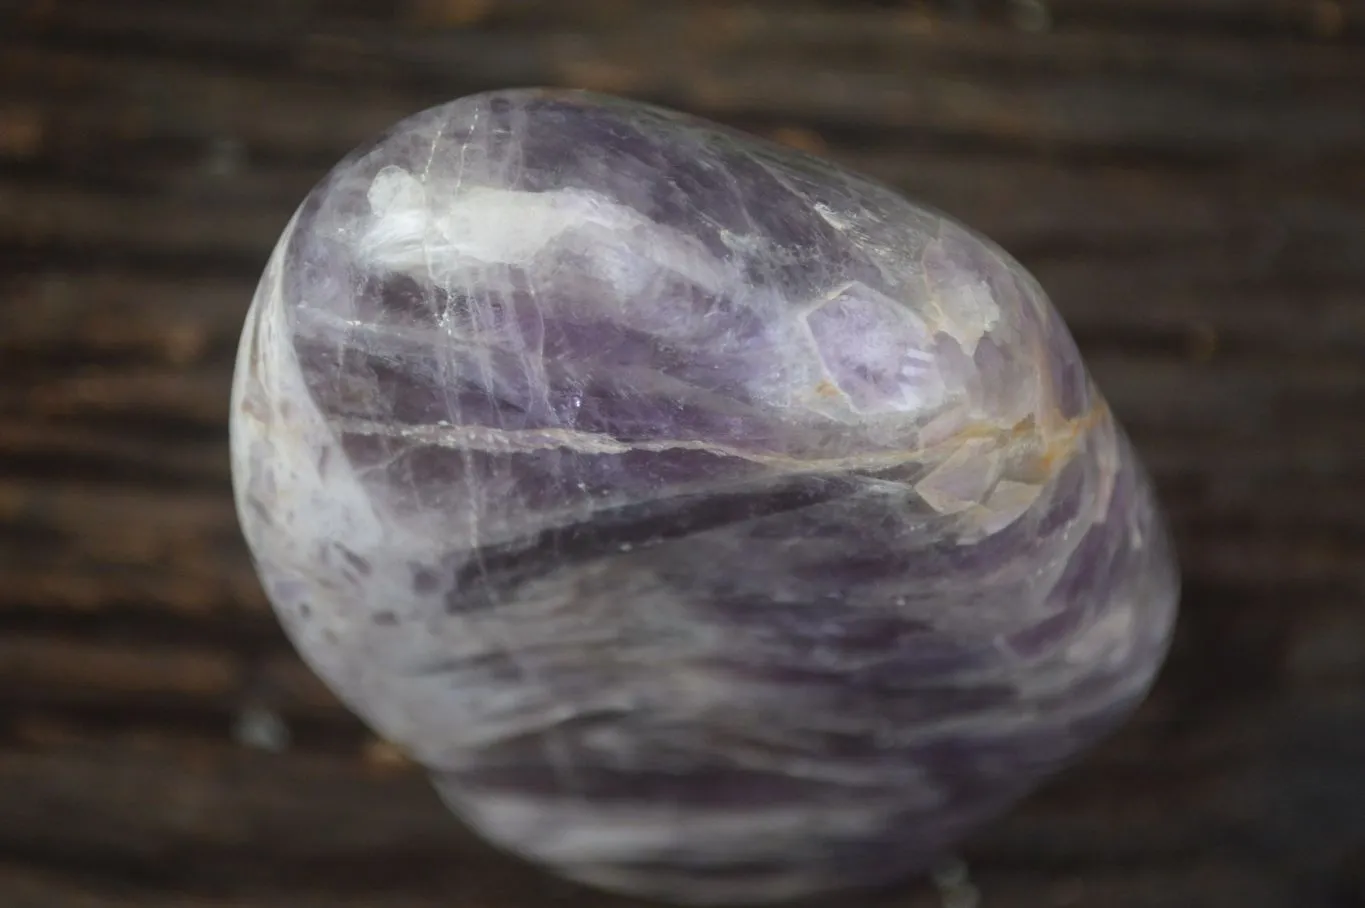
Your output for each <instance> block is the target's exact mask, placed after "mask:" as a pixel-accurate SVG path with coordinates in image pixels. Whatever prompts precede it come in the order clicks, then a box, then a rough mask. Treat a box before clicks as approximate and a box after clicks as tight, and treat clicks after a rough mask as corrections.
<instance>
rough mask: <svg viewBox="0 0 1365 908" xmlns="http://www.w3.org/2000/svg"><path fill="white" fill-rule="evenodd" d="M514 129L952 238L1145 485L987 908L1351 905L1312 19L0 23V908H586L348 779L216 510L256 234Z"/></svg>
mask: <svg viewBox="0 0 1365 908" xmlns="http://www.w3.org/2000/svg"><path fill="white" fill-rule="evenodd" d="M526 84H557V85H571V86H578V87H590V88H596V89H602V90H607V91H612V92H618V93H624V94H632V95H636V96H639V97H642V98H645V99H649V100H655V101H659V102H663V103H666V104H670V105H673V106H677V107H682V108H686V109H689V110H692V111H696V112H699V113H702V114H706V115H710V116H713V117H715V118H718V119H721V120H725V121H727V122H730V123H733V124H736V125H739V126H741V127H745V128H748V129H751V130H754V131H757V132H760V133H764V134H768V135H771V136H775V137H777V138H779V139H781V140H783V141H787V142H791V143H794V144H797V145H801V146H805V147H808V148H814V149H817V150H823V151H825V152H826V153H827V154H829V155H830V156H832V157H834V158H836V159H839V160H842V161H844V162H846V163H848V164H851V165H854V166H855V167H858V168H861V169H864V170H866V171H869V172H871V173H873V174H875V175H877V176H880V177H883V178H885V179H887V180H889V181H892V182H894V183H895V184H897V185H899V186H901V187H903V188H904V189H906V190H907V191H909V192H910V193H912V194H914V195H916V196H919V197H921V198H922V199H924V200H926V201H928V202H930V203H933V204H935V205H937V206H939V207H941V208H943V209H946V210H948V211H950V212H952V213H954V214H956V215H958V216H959V217H961V218H963V219H965V220H966V221H968V222H969V223H971V224H973V225H975V226H977V227H979V228H980V229H982V230H984V231H986V232H987V233H988V234H990V235H991V236H993V237H995V238H996V239H997V240H999V241H1000V242H1002V243H1003V244H1004V245H1005V246H1006V247H1008V248H1009V249H1011V250H1012V251H1013V252H1015V254H1016V255H1017V256H1018V257H1019V258H1021V259H1022V260H1023V261H1024V262H1025V263H1026V264H1027V265H1029V266H1030V267H1031V268H1032V269H1034V270H1035V272H1036V273H1037V274H1038V276H1039V277H1040V278H1041V279H1042V281H1043V283H1044V284H1045V285H1046V286H1047V287H1048V288H1049V289H1050V291H1051V292H1052V293H1053V295H1054V296H1055V299H1056V302H1057V304H1058V306H1059V307H1060V308H1061V309H1062V311H1063V313H1064V314H1065V315H1066V316H1067V318H1068V319H1069V321H1070V323H1071V325H1072V326H1073V328H1074V330H1075V333H1076V335H1077V338H1078V340H1079V341H1080V343H1081V345H1082V347H1083V348H1084V350H1085V351H1086V353H1087V356H1088V358H1089V361H1090V363H1091V364H1092V367H1093V370H1094V372H1095V373H1096V375H1097V377H1098V378H1099V380H1100V381H1101V383H1102V384H1103V386H1104V387H1105V389H1106V391H1107V393H1108V395H1109V397H1110V399H1111V401H1112V403H1113V405H1114V408H1115V409H1116V410H1117V411H1118V413H1119V414H1120V416H1121V417H1122V418H1123V419H1124V420H1125V422H1126V423H1127V425H1128V426H1129V428H1130V429H1131V431H1132V434H1133V435H1134V437H1135V439H1136V441H1137V443H1138V445H1139V447H1140V448H1141V450H1142V451H1143V452H1144V454H1145V456H1146V457H1147V459H1148V461H1149V463H1150V465H1151V467H1152V469H1153V471H1154V473H1155V475H1156V478H1157V479H1158V481H1159V483H1160V486H1161V491H1162V494H1163V497H1164V499H1165V501H1166V503H1167V505H1168V508H1169V511H1170V514H1171V517H1172V520H1173V522H1174V525H1175V529H1176V532H1177V536H1178V541H1179V543H1180V545H1181V548H1182V551H1183V557H1184V564H1185V568H1186V597H1185V611H1184V615H1183V618H1182V623H1181V628H1180V634H1179V639H1178V643H1177V646H1176V649H1175V652H1174V654H1173V656H1172V660H1171V662H1170V665H1169V668H1168V670H1167V671H1166V673H1165V674H1164V675H1163V677H1162V680H1161V683H1160V685H1159V688H1158V690H1157V691H1156V692H1155V694H1154V695H1153V697H1152V698H1151V700H1150V702H1149V703H1148V704H1147V706H1146V708H1144V710H1143V711H1142V712H1141V714H1140V715H1139V716H1138V717H1137V718H1136V719H1135V720H1134V721H1133V722H1132V723H1131V725H1129V726H1128V727H1127V728H1126V729H1125V731H1124V732H1123V733H1122V734H1121V735H1119V736H1118V737H1117V738H1116V739H1114V740H1113V741H1112V742H1111V743H1110V744H1108V745H1107V746H1105V747H1104V748H1103V749H1102V750H1101V751H1100V752H1098V753H1097V754H1095V756H1094V757H1093V758H1092V759H1090V760H1089V761H1087V762H1086V763H1084V764H1083V765H1082V766H1080V767H1078V768H1077V769H1076V771H1074V772H1072V773H1071V774H1069V775H1067V776H1066V777H1065V778H1061V779H1058V780H1057V782H1056V783H1055V784H1053V785H1051V786H1049V787H1048V788H1047V789H1046V790H1045V791H1043V792H1041V793H1040V794H1039V795H1037V796H1036V797H1034V798H1033V799H1031V800H1030V801H1029V802H1028V803H1027V804H1026V805H1025V806H1024V807H1023V808H1021V809H1020V810H1018V811H1016V812H1015V813H1013V814H1012V815H1010V816H1009V817H1007V818H1006V819H1004V820H1003V821H1002V822H1000V823H998V824H997V825H995V826H994V827H992V828H991V829H990V830H988V831H987V832H986V833H984V834H983V835H981V836H979V837H978V838H977V839H976V840H975V841H974V842H973V843H972V844H971V847H970V848H969V849H968V855H969V856H970V858H971V860H972V861H973V865H974V874H975V878H976V881H977V883H978V884H979V885H980V887H981V889H982V890H983V894H984V906H985V908H1044V906H1049V908H1051V906H1056V908H1065V906H1075V908H1149V906H1150V908H1187V906H1188V908H1221V906H1227V908H1359V906H1365V604H1363V603H1362V596H1365V457H1363V456H1362V451H1365V423H1362V421H1361V419H1360V413H1361V412H1362V409H1361V408H1362V405H1365V361H1363V360H1362V357H1365V9H1362V6H1361V5H1359V4H1353V3H1349V2H1345V0H1303V2H1296V0H1245V2H1242V0H1021V2H1014V3H1005V2H1003V0H1002V2H986V0H979V2H975V3H971V2H966V0H958V2H947V0H942V2H921V3H910V2H894V0H889V2H871V0H749V2H738V0H734V2H722V0H710V2H685V0H637V2H631V0H583V2H579V0H391V2H380V0H218V2H208V0H203V2H200V0H25V2H12V0H0V379H2V381H0V906H3V908H47V906H52V908H115V906H117V908H133V906H137V908H191V906H193V908H437V906H442V908H449V906H468V908H493V906H511V905H516V906H533V905H540V904H544V903H545V902H546V900H555V901H557V902H564V903H572V904H576V905H583V906H587V905H602V904H612V903H617V904H623V903H622V902H620V900H615V899H608V898H605V897H599V896H597V895H594V894H588V893H584V892H582V891H581V890H578V889H575V888H574V887H571V886H568V885H565V884H560V883H556V882H554V881H551V880H548V879H546V878H545V877H543V876H541V875H539V874H537V873H535V872H532V871H530V870H527V869H526V868H525V867H523V866H521V865H520V864H517V863H516V862H514V861H510V860H507V859H504V858H501V857H498V856H496V855H493V854H491V853H490V852H489V851H487V850H485V849H483V848H481V847H480V846H479V845H477V844H476V843H474V842H472V841H471V840H470V839H469V837H468V836H466V835H465V834H464V833H462V832H461V831H460V829H459V827H458V825H457V824H456V823H455V821H454V820H453V819H451V818H450V817H449V816H448V815H447V814H446V813H445V812H444V811H443V810H442V809H441V808H440V807H439V806H438V805H437V804H436V802H435V799H434V797H433V795H432V794H431V793H430V792H429V791H428V789H427V788H426V786H425V785H424V783H423V781H422V779H421V778H420V776H418V775H417V774H415V773H413V772H411V771H409V770H408V769H406V768H405V767H404V766H403V765H402V764H401V762H398V761H396V760H395V759H394V758H393V756H392V755H391V754H389V753H388V752H386V751H385V750H384V748H383V747H381V746H379V745H377V744H376V743H375V742H373V741H371V740H369V739H368V738H367V736H366V734H365V733H364V731H363V729H361V728H360V727H359V726H358V725H357V723H356V722H355V721H353V720H352V719H351V718H349V717H348V716H347V715H346V714H345V713H343V712H342V711H341V710H340V709H339V708H338V707H337V706H336V705H335V704H334V703H333V701H332V700H331V699H330V698H329V697H328V696H327V695H326V693H325V692H323V691H322V690H321V689H320V688H319V686H318V684H317V683H316V682H315V681H313V680H312V679H311V677H310V676H309V675H308V673H307V672H306V671H304V670H303V669H302V668H301V666H300V665H299V664H298V663H297V661H296V660H295V658H294V657H293V655H292V654H291V652H290V650H289V649H288V648H287V646H286V644H285V643H284V641H283V639H282V637H281V635H280V633H279V632H278V630H277V628H276V625H275V623H274V621H273V619H272V616H271V615H270V613H269V611H268V609H267V607H266V605H265V603H264V601H263V599H262V596H261V593H260V591H259V589H258V588H257V585H256V583H255V580H254V578H253V576H252V573H251V570H250V567H249V565H248V563H247V559H246V554H245V551H244V548H243V545H242V543H241V541H240V539H239V537H238V533H237V529H236V525H235V521H234V517H233V513H232V506H231V502H230V499H229V486H228V465H227V456H226V447H225V445H226V432H225V418H226V404H227V391H228V381H229V371H230V365H231V357H232V352H233V348H234V345H235V342H236V339H237V331H238V328H239V324H240V322H241V319H242V317H243V315H244V313H245V310H246V306H247V303H248V300H249V297H250V295H251V292H252V289H253V286H254V283H255V280H256V278H257V276H258V274H259V272H260V269H261V267H262V266H263V264H264V261H265V257H266V255H267V253H268V251H269V249H270V247H271V246H272V245H273V243H274V241H275V239H276V237H277V235H278V233H279V231H280V230H281V229H282V228H283V226H284V224H285V221H286V219H287V218H288V216H289V214H290V212H291V210H292V208H293V206H294V205H295V204H297V202H298V201H299V200H300V199H301V198H302V196H303V195H304V193H305V192H306V191H307V190H308V188H309V187H310V185H311V184H312V183H313V181H314V180H316V179H317V178H318V177H319V176H321V174H322V173H323V172H324V171H325V170H326V169H327V168H328V167H329V166H330V165H331V164H332V163H333V162H334V161H335V160H337V159H338V158H339V157H340V156H341V155H342V154H343V153H344V152H345V151H347V150H348V149H349V148H350V147H351V146H353V145H354V144H356V143H357V142H359V141H361V140H362V139H364V138H366V137H367V136H369V135H371V134H372V133H374V132H376V131H378V130H379V129H381V128H383V127H385V126H387V125H389V124H390V123H391V122H393V121H395V120H397V119H398V118H400V117H402V116H404V115H406V114H408V113H411V112H414V111H416V110H418V109H420V108H422V107H424V106H426V105H429V104H432V103H436V102H439V101H443V100H447V99H449V98H452V97H455V96H458V95H462V94H465V93H468V92H471V91H475V90H480V89H486V88H493V87H500V86H511V85H526ZM874 902H876V903H879V904H882V903H885V904H896V905H900V906H906V908H908V906H911V905H915V906H920V905H927V904H931V903H932V900H931V899H930V897H929V896H928V895H927V894H926V893H925V892H924V891H922V890H921V889H920V888H917V887H913V886H912V887H908V889H907V890H906V891H905V892H903V893H893V894H890V895H888V896H887V897H886V898H885V899H876V900H874V899H868V900H867V903H868V904H872V903H874Z"/></svg>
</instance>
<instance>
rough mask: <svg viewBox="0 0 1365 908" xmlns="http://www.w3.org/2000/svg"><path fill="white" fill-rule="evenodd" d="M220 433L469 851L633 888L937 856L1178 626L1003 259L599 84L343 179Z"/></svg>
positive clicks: (297, 598)
mask: <svg viewBox="0 0 1365 908" xmlns="http://www.w3.org/2000/svg"><path fill="white" fill-rule="evenodd" d="M232 429H233V468H234V476H235V478H236V488H237V502H238V506H239V511H240V514H241V520H242V524H243V527H244V528H245V532H246V536H247V539H248V541H249V543H250V546H251V550H252V552H253V553H254V556H255V559H256V562H257V564H258V567H259V570H260V574H261V577H262V579H263V581H264V582H265V584H266V587H267V590H268V592H269V595H270V598H271V600H272V601H273V603H274V605H275V607H276V609H277V610H278V612H279V615H280V617H281V619H282V620H283V622H284V625H285V627H286V628H287V629H288V632H289V633H290V635H291V636H292V638H293V640H294V642H295V643H296V644H297V646H298V648H299V650H300V652H301V653H302V654H303V656H304V658H305V659H306V660H307V661H308V663H309V664H310V665H311V666H312V667H313V668H314V669H315V670H316V671H317V672H318V673H319V674H320V675H321V676H322V677H323V678H324V679H325V680H326V681H327V683H328V684H329V685H330V686H331V687H332V689H333V690H335V691H336V693H337V694H338V695H339V696H340V697H341V698H342V699H343V700H344V701H345V702H346V703H347V704H348V705H349V706H350V707H351V708H352V709H354V710H355V711H356V712H357V713H358V714H360V715H361V716H362V717H363V718H364V719H365V720H366V721H367V722H368V723H369V724H370V725H371V726H372V727H373V728H374V729H375V730H376V731H377V732H378V733H379V734H381V735H383V736H385V737H386V738H388V739H390V740H392V741H393V742H396V743H397V744H399V745H401V746H402V747H404V748H405V749H406V750H407V751H408V752H410V753H411V755H412V756H413V758H414V759H415V760H417V761H418V762H420V763H421V764H422V765H424V766H425V767H427V768H428V769H429V770H430V772H431V774H432V778H433V779H434V780H435V783H436V785H437V786H438V788H439V790H440V791H441V793H442V795H443V796H444V797H445V798H446V799H447V800H448V802H449V803H450V804H451V805H452V806H453V807H454V808H455V809H456V810H457V811H458V812H459V814H460V815H461V816H462V817H464V818H465V819H466V820H467V821H468V822H469V823H470V824H471V825H473V826H474V827H475V828H476V829H478V830H479V831H480V832H482V833H483V834H484V835H485V836H487V837H488V838H489V839H491V840H492V841H494V842H496V843H499V844H500V845H502V846H504V847H506V848H508V849H511V850H514V851H516V852H519V853H521V854H523V855H526V856H528V857H530V858H532V859H534V860H537V861H539V862H541V863H544V864H546V865H549V866H550V867H553V868H555V869H557V870H558V871H559V872H561V873H563V874H565V875H567V876H570V877H573V878H576V879H580V880H585V881H589V882H593V883H596V884H598V885H601V886H604V887H608V888H612V889H617V890H622V891H627V892H635V893H643V894H648V895H653V896H658V897H662V898H666V899H671V900H674V901H693V902H709V901H761V900H769V899H777V898H783V897H788V896H798V895H806V894H810V893H814V892H820V891H825V890H830V889H837V888H842V887H848V886H861V885H866V884H872V883H880V882H884V881H888V880H891V879H894V878H896V877H899V876H903V875H907V874H910V873H913V872H915V871H918V870H923V869H924V868H926V867H927V866H929V864H930V863H931V862H933V861H934V860H936V859H937V858H939V857H941V856H942V855H943V854H944V852H945V851H946V850H947V849H950V848H951V847H952V846H954V845H955V844H956V843H957V842H958V841H959V840H960V839H961V838H962V837H963V836H964V835H965V834H966V833H968V832H969V831H970V830H972V829H973V828H975V827H976V826H978V825H979V824H980V823H981V822H982V821H984V820H986V819H988V818H989V817H990V816H991V815H993V814H996V813H998V812H999V811H1001V810H1002V809H1004V808H1005V807H1006V806H1008V805H1009V804H1010V803H1011V802H1013V801H1015V800H1016V799H1018V798H1019V797H1020V796H1022V795H1023V794H1025V793H1026V792H1027V791H1029V790H1030V789H1031V788H1032V787H1034V786H1035V785H1037V784H1038V782H1039V781H1040V780H1041V779H1043V778H1044V777H1045V776H1046V775H1047V774H1049V773H1051V772H1053V771H1054V770H1056V769H1058V768H1059V767H1061V766H1062V765H1064V763H1065V762H1066V761H1067V760H1068V759H1070V758H1073V757H1074V756H1076V755H1077V754H1078V753H1079V752H1080V751H1082V750H1084V749H1085V748H1086V747H1088V746H1089V745H1090V744H1092V743H1094V742H1095V741H1096V740H1097V738H1099V737H1100V736H1101V735H1102V734H1103V733H1105V732H1107V731H1108V730H1110V729H1112V728H1113V727H1114V726H1115V725H1116V724H1118V723H1119V722H1120V721H1121V720H1122V719H1123V717H1124V716H1125V715H1126V714H1127V713H1128V712H1129V711H1130V710H1131V709H1132V708H1133V707H1134V706H1135V705H1136V704H1137V702H1138V701H1139V700H1140V699H1141V698H1142V696H1143V695H1144V693H1145V691H1146V690H1147V688H1148V686H1149V685H1150V683H1151V681H1152V679H1153V676H1154V674H1155V673H1156V671H1157V668H1158V666H1159V664H1160V662H1161V660H1162V657H1163V654H1164V652H1165V649H1166V645H1167V640H1168V636H1169V633H1170V630H1171V625H1172V622H1173V619H1174V615H1175V604H1176V598H1177V580H1176V572H1175V567H1174V561H1173V558H1172V554H1171V550H1170V547H1169V544H1168V542H1167V537H1166V535H1165V532H1164V530H1163V528H1162V524H1161V521H1160V518H1159V516H1158V514H1157V511H1156V508H1155V506H1154V503H1153V498H1152V493H1151V490H1150V487H1149V484H1148V481H1147V479H1146V478H1145V476H1144V474H1143V473H1142V471H1141V468H1140V467H1139V465H1138V463H1137V461H1136V460H1135V458H1134V455H1133V452H1132V449H1131V448H1130V447H1129V445H1128V442H1127V441H1126V440H1125V438H1124V436H1123V434H1122V433H1121V431H1120V430H1119V428H1118V427H1117V426H1116V425H1115V422H1114V420H1113V418H1112V417H1111V415H1110V413H1109V411H1108V409H1107V408H1106V407H1105V404H1104V401H1103V400H1102V398H1101V397H1100V395H1099V393H1098V392H1097V391H1096V389H1095V387H1094V385H1093V384H1092V383H1091V381H1090V379H1089V377H1088V376H1087V374H1086V371H1085V368H1084V366H1083V365H1082V363H1081V361H1080V358H1079V356H1078V354H1077V352H1076V349H1075V347H1074V345H1073V343H1072V341H1071V339H1070V337H1069V335H1068V333H1067V331H1066V328H1065V327H1064V326H1063V325H1062V323H1061V322H1060V321H1059V319H1058V316H1057V314H1056V312H1055V311H1054V310H1053V308H1052V306H1051V305H1050V304H1049V302H1048V301H1047V298H1046V296H1045V295H1044V293H1043V291H1042V290H1041V289H1040V288H1039V286H1038V285H1037V283H1036V282H1035V281H1034V280H1033V279H1032V278H1031V277H1030V276H1029V275H1028V274H1027V273H1026V272H1025V271H1024V270H1023V269H1022V268H1021V267H1020V266H1019V265H1018V264H1017V263H1015V262H1014V261H1013V260H1012V259H1011V258H1009V256H1007V255H1006V254H1005V253H1004V252H1002V251H1001V250H1000V249H998V248H996V247H995V246H994V245H992V244H991V243H990V242H989V241H987V240H985V239H984V238H982V237H981V236H979V235H977V234H975V233H973V232H971V231H970V230H968V229H967V228H965V227H963V226H961V225H959V224H957V223H955V222H953V221H951V220H949V219H948V218H946V217H944V216H942V215H940V214H937V213H935V212H932V211H929V210H927V209H925V208H923V207H920V206H918V205H916V204H913V203H911V202H909V201H907V200H905V199H904V198H902V197H901V196H900V195H898V194H897V193H896V192H894V191H892V190H891V189H889V188H887V187H885V186H882V185H879V184H878V183H876V182H873V181H871V180H869V179H866V178H864V177H861V176H859V175H857V174H853V173H850V172H848V171H845V170H842V169H840V168H838V167H836V166H834V165H832V164H829V163H826V162H823V161H820V160H817V159H815V158H811V157H808V156H806V155H803V154H800V153H797V152H794V151H791V150H787V149H783V148H779V147H777V146H774V145H770V144H767V143H765V142H762V141H759V140H757V139H753V138H750V137H748V136H745V135H742V134H739V133H736V132H733V131H730V130H727V129H724V128H722V127H719V126H716V125H713V124H710V123H706V122H703V121H700V120H697V119H693V118H690V117H686V116H682V115H680V114H676V113H672V112H669V111H665V110H660V109H657V108H653V107H647V106H643V105H640V104H634V103H629V102H624V101H620V100H615V99H611V98H605V97H600V96H594V95H587V94H579V93H571V92H563V91H508V92H497V93H492V94H485V95H480V96H476V97H471V98H466V99H464V100H460V101H456V102H455V103H452V104H449V105H446V106H443V107H439V108H436V109H434V110H429V111H427V112H425V113H421V114H418V115H417V116H414V117H412V118H411V119H408V120H406V121H404V122H402V123H400V124H399V125H397V126H396V127H394V128H393V129H392V130H391V131H389V132H388V133H387V134H386V135H384V136H382V137H381V138H379V139H378V140H377V141H375V142H374V143H372V144H370V145H368V146H367V147H365V148H363V149H361V150H359V151H357V152H356V153H354V154H352V155H351V156H350V157H348V158H347V159H346V160H345V161H343V162H342V163H341V164H340V165H338V167H337V168H336V169H335V170H333V171H332V173H331V174H330V175H329V176H328V177H327V178H326V179H325V180H324V181H323V182H322V183H321V184H320V185H319V186H318V187H317V188H316V189H315V190H314V191H313V192H312V194H311V195H309V196H308V198H307V199H306V201H305V202H304V203H303V205H302V206H301V207H300V209H299V211H298V213H297V214H296V216H295V218H294V220H293V221H292V222H291V223H290V225H289V227H288V229H287V230H286V231H285V233H284V236H283V238H282V239H281V240H280V243H279V245H278V247H277V249H276V251H275V254H274V257H273V258H272V260H271V262H270V265H269V267H268V269H267V271H266V273H265V277H264V279H263V280H262V282H261V285H260V289H259V290H258V292H257V295H256V299H255V302H254V304H253V306H252V309H251V313H250V315H249V316H248V319H247V323H246V330H245V332H244V334H243V338H242V345H241V351H240V358H239V360H238V366H237V376H236V385H235V389H234V398H233V411H232Z"/></svg>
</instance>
